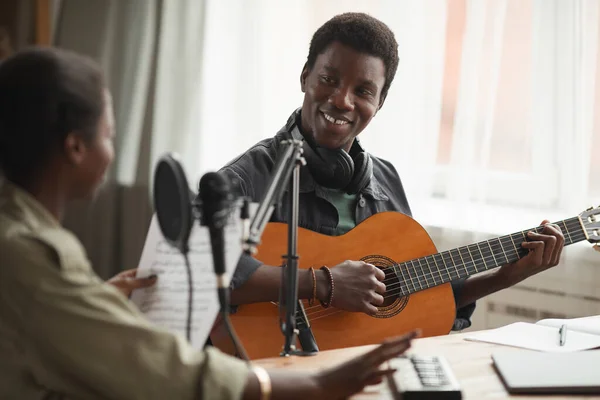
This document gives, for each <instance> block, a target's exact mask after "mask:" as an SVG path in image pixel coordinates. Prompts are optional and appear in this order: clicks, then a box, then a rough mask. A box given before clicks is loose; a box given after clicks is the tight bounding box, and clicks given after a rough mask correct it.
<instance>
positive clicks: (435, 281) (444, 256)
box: [392, 217, 586, 296]
mask: <svg viewBox="0 0 600 400" xmlns="http://www.w3.org/2000/svg"><path fill="white" fill-rule="evenodd" d="M555 224H556V225H558V226H559V227H560V228H561V230H562V232H563V235H564V237H565V244H564V245H565V246H567V245H570V244H573V243H577V242H580V241H582V240H586V235H585V232H584V230H583V228H582V226H581V223H580V221H579V218H578V217H573V218H570V219H566V220H563V221H559V222H555ZM543 229H544V227H543V226H539V227H536V228H532V229H529V230H525V231H520V232H516V233H513V234H511V235H506V236H501V237H498V238H494V239H489V240H484V241H482V242H478V243H475V244H471V245H468V246H463V247H459V248H456V249H452V250H447V251H444V252H441V253H436V254H433V255H429V256H425V257H421V258H417V259H414V260H410V261H406V262H403V263H399V264H397V265H394V266H393V267H394V269H395V273H396V276H397V277H398V279H400V280H401V281H403V284H402V285H400V287H397V289H396V290H392V292H395V293H396V294H398V295H400V296H407V295H409V294H411V293H415V292H418V291H421V290H425V289H428V288H431V287H434V286H438V285H441V284H443V283H448V282H451V281H454V280H456V279H460V278H466V277H468V276H470V275H474V274H477V273H479V272H483V271H487V270H490V269H493V268H496V267H499V266H501V265H505V264H509V263H512V262H515V261H517V260H519V259H520V258H522V257H524V256H525V255H527V253H528V250H527V249H525V248H523V247H521V243H523V242H524V241H526V240H527V232H528V231H535V232H538V233H541V232H542V230H543Z"/></svg>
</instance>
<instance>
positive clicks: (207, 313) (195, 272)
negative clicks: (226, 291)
mask: <svg viewBox="0 0 600 400" xmlns="http://www.w3.org/2000/svg"><path fill="white" fill-rule="evenodd" d="M241 235H242V232H241V225H240V223H239V218H238V215H237V213H232V215H231V219H230V222H229V224H228V225H227V227H226V228H225V243H226V245H225V246H226V247H225V252H226V255H225V260H226V268H227V272H228V273H229V274H233V272H234V271H235V266H236V264H237V262H238V259H239V256H240V254H241V251H242V245H241V237H242V236H241ZM189 243H190V251H189V260H190V265H191V269H192V280H193V288H194V304H193V315H192V335H191V342H192V345H193V346H194V347H196V348H202V347H203V346H204V343H205V342H206V340H207V338H208V335H209V333H210V330H211V328H212V326H213V323H214V321H215V319H216V317H217V314H218V312H219V301H218V298H217V289H216V288H217V285H216V278H215V273H214V269H213V259H212V253H211V246H210V237H209V235H208V229H207V228H206V227H202V226H199V224H194V226H193V228H192V233H191V235H190V242H189ZM152 274H156V275H157V276H158V280H157V282H156V284H155V285H154V286H153V287H150V288H145V289H139V290H135V291H134V292H133V294H132V296H131V300H132V301H133V302H134V303H135V304H136V305H137V306H138V307H139V308H140V310H141V311H142V312H143V313H144V314H145V315H146V316H147V317H148V319H149V320H150V321H152V322H154V323H156V324H157V325H160V326H163V327H165V328H167V329H169V330H171V331H173V332H178V333H181V334H182V335H185V329H186V318H187V304H188V284H187V275H186V268H185V260H184V257H183V255H182V254H181V253H180V252H179V250H177V249H176V248H174V247H172V246H170V245H169V244H168V243H167V242H166V240H165V239H164V237H163V235H162V233H161V231H160V228H159V226H158V221H157V219H156V216H155V217H154V218H153V219H152V222H151V224H150V229H149V231H148V236H147V238H146V243H145V245H144V249H143V251H142V257H141V260H140V264H139V266H138V276H140V277H145V276H149V275H152Z"/></svg>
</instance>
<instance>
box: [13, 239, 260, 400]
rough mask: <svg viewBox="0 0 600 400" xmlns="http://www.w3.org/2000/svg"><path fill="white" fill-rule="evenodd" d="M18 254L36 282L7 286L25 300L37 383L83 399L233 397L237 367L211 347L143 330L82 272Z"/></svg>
mask: <svg viewBox="0 0 600 400" xmlns="http://www.w3.org/2000/svg"><path fill="white" fill-rule="evenodd" d="M21 250H23V249H21ZM19 253H20V254H19V255H18V257H15V260H17V259H18V261H19V263H20V264H26V265H27V268H29V269H34V270H35V272H36V282H32V281H28V280H26V279H24V278H22V277H23V276H26V274H20V278H21V282H16V283H18V285H15V286H19V287H20V289H25V293H28V294H29V296H30V297H29V299H28V300H27V302H26V306H25V307H23V319H22V322H21V323H22V326H23V329H22V332H23V335H24V338H23V340H24V343H25V344H26V352H27V360H28V363H29V364H30V365H31V369H32V373H33V376H34V377H35V379H36V381H37V382H38V383H39V384H40V385H42V386H44V387H47V388H48V389H49V390H51V391H52V392H56V393H60V394H64V395H67V396H68V397H71V396H72V397H75V398H86V399H100V398H103V399H104V398H112V399H199V398H203V399H208V398H219V399H240V398H241V396H242V393H243V390H244V386H245V383H246V379H247V376H248V368H249V367H248V366H247V365H246V364H245V363H244V362H242V361H240V360H237V359H234V358H232V357H228V356H226V355H224V354H222V353H220V352H219V351H218V350H216V349H206V350H205V351H203V352H200V351H197V350H194V349H193V348H192V347H191V346H190V345H189V344H188V343H187V342H186V341H185V339H184V338H183V337H181V336H179V335H175V334H172V333H170V332H168V331H166V330H162V329H160V328H158V327H155V326H152V325H150V323H149V322H148V321H147V320H146V319H145V318H144V317H143V315H142V314H141V312H139V310H138V309H137V308H136V307H135V306H134V305H132V304H131V303H130V302H129V300H127V299H126V298H125V297H124V296H123V295H122V294H121V293H119V292H118V291H117V290H116V289H115V288H113V287H111V286H110V285H108V284H106V283H103V282H101V281H96V280H95V279H94V278H95V276H94V275H93V272H91V271H89V275H90V276H91V279H87V280H86V279H83V277H84V276H85V272H86V270H87V268H78V269H77V270H76V272H77V273H76V274H73V273H71V272H70V271H69V270H68V269H67V270H65V269H61V267H60V266H59V265H52V264H53V262H52V258H51V257H41V258H40V257H34V256H32V254H40V249H31V248H30V249H29V250H28V252H27V253H21V252H19ZM82 271H83V272H84V273H83V274H82ZM15 280H18V279H15ZM13 294H14V297H18V296H22V298H23V301H26V300H25V298H24V297H23V296H24V295H19V294H18V293H16V290H15V293H13Z"/></svg>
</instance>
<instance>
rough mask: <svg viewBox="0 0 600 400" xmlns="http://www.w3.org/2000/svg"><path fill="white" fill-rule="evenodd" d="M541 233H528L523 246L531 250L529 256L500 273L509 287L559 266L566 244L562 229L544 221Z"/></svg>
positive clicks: (503, 268)
mask: <svg viewBox="0 0 600 400" xmlns="http://www.w3.org/2000/svg"><path fill="white" fill-rule="evenodd" d="M540 226H543V227H544V228H543V230H542V232H541V233H536V232H534V231H530V232H527V241H524V242H523V243H522V244H521V246H522V247H523V248H525V249H527V250H529V254H527V255H526V256H525V257H523V258H521V259H519V260H518V261H516V262H514V263H511V264H507V265H504V266H503V267H501V268H500V270H499V271H498V274H499V276H501V277H502V278H503V279H504V280H505V281H506V282H507V283H508V284H509V285H514V284H516V283H518V282H521V281H522V280H524V279H526V278H529V277H530V276H532V275H535V274H538V273H540V272H542V271H545V270H547V269H548V268H551V267H554V266H556V265H558V262H559V261H560V255H561V254H562V250H563V247H564V244H565V237H564V236H563V234H562V231H561V229H560V227H559V226H558V225H556V224H551V223H550V221H548V220H544V221H542V223H541V224H540Z"/></svg>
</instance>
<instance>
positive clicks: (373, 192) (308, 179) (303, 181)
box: [278, 108, 389, 201]
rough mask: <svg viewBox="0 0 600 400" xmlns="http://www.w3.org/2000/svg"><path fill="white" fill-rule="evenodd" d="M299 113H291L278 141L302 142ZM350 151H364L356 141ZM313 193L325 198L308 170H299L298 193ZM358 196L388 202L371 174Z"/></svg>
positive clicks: (321, 189) (387, 198) (287, 188)
mask: <svg viewBox="0 0 600 400" xmlns="http://www.w3.org/2000/svg"><path fill="white" fill-rule="evenodd" d="M301 111H302V108H298V109H296V110H295V111H294V112H293V113H292V115H290V117H289V118H288V121H287V123H286V125H285V127H284V128H283V129H282V130H281V131H280V133H282V135H278V136H280V140H283V139H284V138H285V137H287V138H289V137H290V136H291V137H292V138H293V139H296V140H304V136H303V135H302V132H300V128H299V121H300V112H301ZM350 151H351V152H355V151H357V152H362V151H364V149H363V147H362V146H361V144H360V142H359V141H358V140H357V139H355V140H354V143H352V149H351V150H350ZM288 190H289V185H288V187H286V189H285V191H288ZM313 191H314V192H315V194H316V195H317V196H318V197H320V198H324V199H325V198H326V197H325V196H326V194H325V188H324V187H323V186H321V185H319V184H318V183H317V182H316V181H315V180H314V178H313V177H312V175H311V174H310V172H309V170H308V168H301V169H300V193H309V192H313ZM360 194H363V195H365V196H367V197H370V198H372V199H373V200H382V201H387V200H389V197H388V196H387V195H386V194H385V193H384V192H383V188H382V187H381V184H380V183H379V181H378V180H377V178H376V177H375V174H373V176H372V177H371V180H370V181H369V184H368V185H367V186H366V187H365V188H364V189H363V190H362V191H361V192H360Z"/></svg>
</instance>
